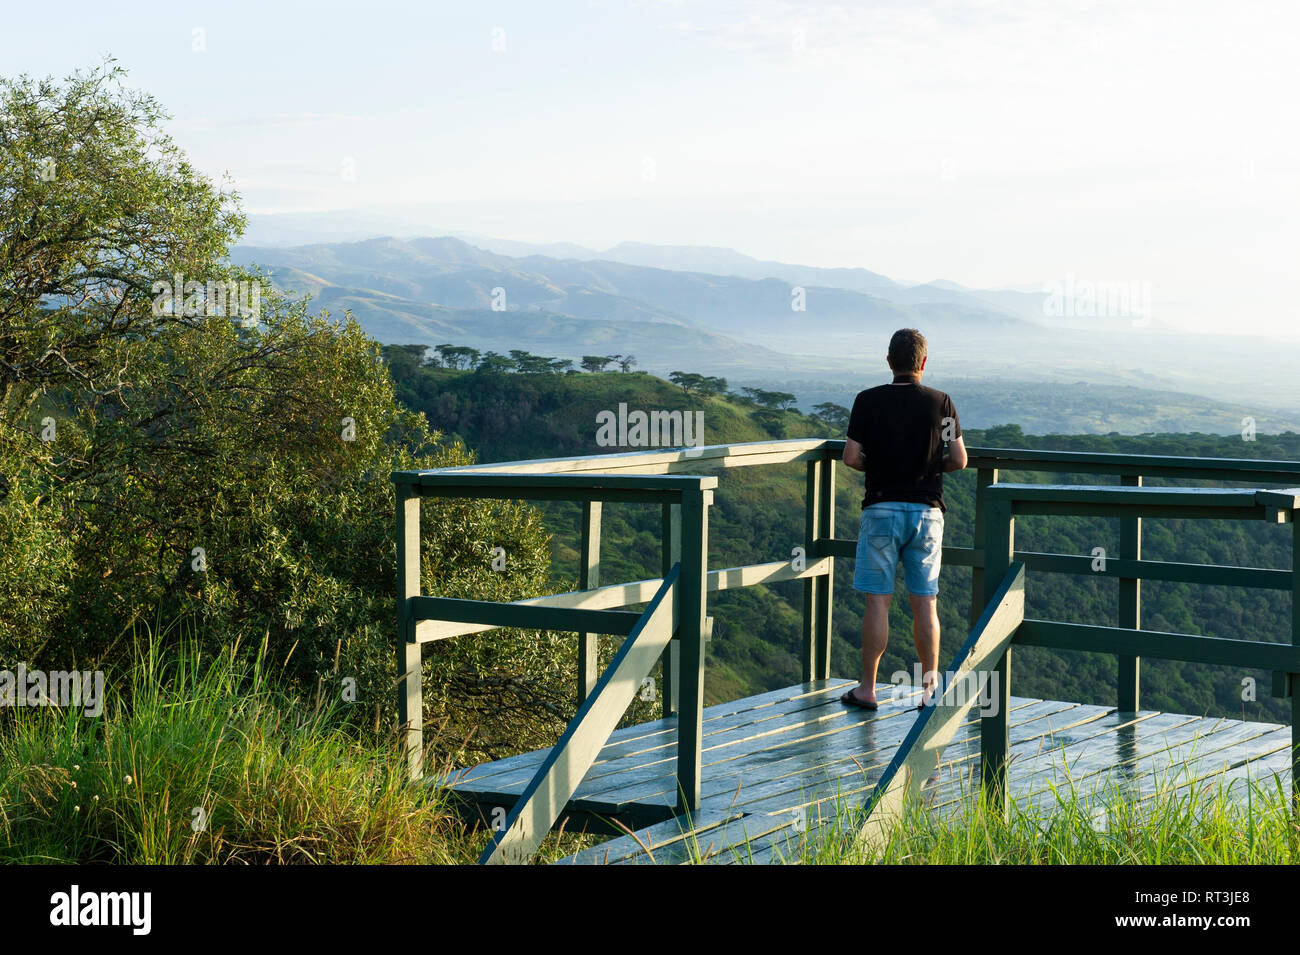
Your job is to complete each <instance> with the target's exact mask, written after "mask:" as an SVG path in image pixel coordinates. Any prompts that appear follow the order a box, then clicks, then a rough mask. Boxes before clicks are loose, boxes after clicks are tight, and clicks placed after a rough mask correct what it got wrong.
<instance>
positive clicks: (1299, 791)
mask: <svg viewBox="0 0 1300 955" xmlns="http://www.w3.org/2000/svg"><path fill="white" fill-rule="evenodd" d="M1291 644H1292V645H1293V646H1300V511H1297V510H1294V509H1293V510H1292V511H1291ZM1286 689H1287V692H1288V693H1289V694H1290V695H1291V811H1292V813H1293V814H1294V815H1296V816H1300V677H1298V676H1296V675H1295V674H1288V676H1287V678H1286Z"/></svg>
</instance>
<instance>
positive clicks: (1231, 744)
mask: <svg viewBox="0 0 1300 955" xmlns="http://www.w3.org/2000/svg"><path fill="white" fill-rule="evenodd" d="M1263 725H1264V724H1250V723H1242V722H1240V721H1232V722H1231V723H1229V724H1228V725H1226V726H1223V727H1221V728H1219V729H1218V730H1217V731H1216V732H1214V733H1212V734H1211V735H1209V736H1203V737H1201V738H1199V739H1196V740H1189V741H1187V742H1184V743H1181V744H1179V745H1178V746H1177V747H1171V748H1170V749H1168V750H1160V751H1156V752H1154V753H1150V754H1148V755H1146V756H1144V757H1143V758H1141V759H1140V760H1138V761H1137V762H1136V763H1134V764H1133V765H1132V766H1131V768H1130V770H1129V771H1127V772H1118V771H1116V770H1115V769H1111V770H1108V771H1106V772H1103V773H1101V774H1098V775H1096V776H1093V777H1089V779H1088V781H1087V783H1086V784H1085V785H1084V786H1083V787H1082V788H1077V787H1076V788H1073V795H1074V798H1076V799H1077V800H1078V801H1079V802H1080V803H1081V804H1082V805H1083V806H1085V807H1097V806H1101V805H1104V804H1105V803H1106V802H1108V801H1110V800H1111V799H1113V798H1116V797H1119V798H1124V799H1126V800H1130V801H1133V802H1142V801H1145V800H1149V799H1151V798H1154V797H1156V796H1157V795H1159V794H1160V793H1161V792H1162V791H1164V792H1169V791H1175V790H1176V789H1177V788H1180V785H1179V784H1181V788H1185V787H1186V786H1190V785H1197V784H1199V783H1200V782H1203V781H1204V780H1206V779H1210V778H1212V777H1214V776H1217V775H1219V774H1221V773H1222V772H1224V771H1226V770H1227V769H1229V768H1231V766H1232V765H1233V764H1234V763H1235V762H1237V761H1238V760H1237V758H1236V757H1234V756H1233V752H1234V751H1236V750H1238V749H1240V751H1241V752H1242V754H1243V757H1242V758H1245V755H1246V754H1247V753H1249V752H1250V749H1249V746H1250V743H1251V742H1252V741H1255V740H1257V739H1259V738H1261V737H1263V736H1265V735H1267V734H1268V731H1267V730H1261V729H1259V728H1258V727H1261V726H1263ZM1266 748H1267V747H1266ZM1038 801H1039V802H1040V803H1041V802H1042V801H1043V800H1042V798H1041V797H1040V798H1039V800H1038Z"/></svg>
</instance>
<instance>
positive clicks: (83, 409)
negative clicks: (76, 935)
mask: <svg viewBox="0 0 1300 955" xmlns="http://www.w3.org/2000/svg"><path fill="white" fill-rule="evenodd" d="M119 73H120V71H116V70H108V71H105V72H102V73H96V74H92V75H91V77H90V78H85V77H74V78H73V79H72V80H70V81H69V82H68V85H67V87H66V88H61V87H59V86H57V85H56V84H55V83H54V82H53V81H43V82H41V83H39V84H36V83H31V82H30V81H25V80H24V81H21V82H17V83H12V82H3V84H2V85H0V152H3V157H2V158H3V163H0V229H2V230H3V246H0V373H2V374H3V385H4V393H3V397H4V401H5V404H4V409H3V410H4V414H3V416H0V474H2V475H3V476H4V479H3V482H0V487H3V489H4V505H3V506H0V595H2V596H0V660H25V661H27V662H28V664H29V665H30V666H33V667H34V668H40V669H46V670H50V669H67V668H95V669H99V668H105V669H109V670H112V669H113V668H114V667H115V666H117V665H120V664H121V662H122V660H123V656H124V655H126V656H129V654H130V652H131V644H132V641H131V634H132V630H133V629H134V628H136V627H137V626H138V625H140V624H141V623H142V622H143V621H153V620H155V619H160V620H162V621H163V622H165V623H167V624H175V623H178V622H179V623H181V624H183V625H186V626H187V627H192V630H193V632H194V633H195V635H196V636H197V638H198V639H199V640H201V641H202V643H203V644H204V649H205V650H207V651H213V650H216V649H218V648H221V649H224V648H228V647H232V646H238V647H239V648H240V649H241V652H244V653H249V654H255V653H257V652H258V650H259V648H261V647H262V646H263V645H265V647H266V649H267V651H268V654H269V657H270V659H273V660H276V661H278V663H277V672H279V673H282V674H285V675H286V676H287V677H289V678H290V679H292V680H295V681H296V682H297V684H298V686H299V687H300V688H301V689H302V690H312V691H316V690H326V691H328V692H330V693H334V692H337V687H338V685H339V682H340V681H341V680H342V679H343V678H345V677H347V678H351V679H354V680H355V689H356V693H357V695H356V700H357V702H359V703H362V704H364V705H361V706H357V707H355V708H354V709H351V710H349V711H348V712H349V713H350V714H351V715H350V717H349V718H351V719H353V720H354V721H355V722H356V723H357V724H358V725H359V726H371V727H378V726H380V725H391V719H389V720H381V719H380V717H381V716H382V715H383V714H385V713H387V714H389V715H390V716H391V714H392V712H393V709H394V701H393V692H392V652H393V651H392V641H393V633H392V627H393V601H394V599H395V596H396V595H395V579H396V556H395V552H394V550H393V530H392V514H393V508H394V503H395V502H394V487H393V484H392V482H391V481H390V480H389V479H388V475H389V474H390V473H391V472H392V471H393V470H405V469H413V468H431V467H447V466H453V465H459V464H465V463H469V462H470V461H471V460H472V456H471V455H470V454H469V452H467V451H466V450H465V448H464V447H463V446H461V445H460V444H458V443H452V442H448V441H445V440H443V439H442V437H441V435H439V434H437V433H436V432H431V431H430V430H429V427H428V423H427V421H426V420H425V419H424V416H423V415H421V414H417V413H414V412H411V411H408V410H406V409H405V408H403V407H401V406H399V405H398V403H397V402H396V400H395V396H394V391H393V388H394V386H393V380H392V378H391V376H390V371H389V368H390V367H391V365H392V364H393V363H394V360H396V361H397V362H398V363H399V364H400V363H402V362H408V363H409V364H410V365H411V366H412V367H410V368H408V369H406V370H407V372H409V373H411V374H423V372H421V371H420V369H419V368H418V367H415V366H416V360H417V358H418V355H419V354H420V353H421V351H420V350H421V349H422V348H423V346H404V347H397V348H389V349H382V350H381V347H380V346H379V344H378V343H376V342H375V341H373V340H372V339H370V338H368V337H367V336H366V335H365V334H364V333H362V331H361V329H360V327H359V326H358V325H357V323H356V322H355V321H353V320H351V319H350V318H345V320H344V321H342V322H339V321H336V320H334V319H331V318H330V316H328V315H327V314H325V313H321V314H319V315H311V314H309V313H308V311H307V307H306V305H305V304H304V303H302V302H298V301H292V300H290V299H287V298H285V297H284V296H281V295H279V294H278V293H275V292H274V291H273V290H272V289H270V287H269V285H266V283H265V282H263V281H262V280H261V277H260V276H256V275H254V274H252V273H235V274H246V275H250V276H251V280H256V281H258V282H259V283H260V284H259V287H260V288H262V290H263V294H262V295H260V296H259V298H258V303H259V314H258V316H257V318H258V321H257V323H256V325H255V326H254V325H250V324H247V323H245V322H243V321H233V320H231V319H232V317H236V316H232V315H231V314H229V313H228V312H227V311H224V310H223V308H224V304H225V303H222V307H214V308H212V309H209V308H207V307H206V306H207V305H208V304H209V303H210V302H214V300H215V298H216V296H213V295H212V293H211V286H208V287H207V288H205V289H204V290H203V292H202V295H201V296H199V297H197V298H196V301H197V303H198V304H200V305H201V306H203V307H202V308H201V310H198V311H195V312H194V313H192V314H191V313H189V309H188V307H187V306H188V305H190V304H191V303H190V294H189V292H188V291H184V284H185V283H182V285H183V294H181V295H179V296H177V295H175V294H173V295H171V296H170V298H169V300H168V301H166V302H165V303H164V304H162V305H161V306H160V307H158V306H159V302H158V300H157V299H156V298H154V297H151V295H150V292H151V291H152V284H151V283H152V282H153V281H154V279H155V278H156V277H157V274H158V272H159V271H162V272H164V274H166V273H167V272H168V271H169V270H173V269H181V270H183V273H184V274H183V278H185V282H188V281H189V278H188V277H189V276H191V275H196V276H210V275H218V276H221V275H230V274H232V273H229V272H225V273H223V272H222V270H221V267H220V262H221V261H222V260H223V259H224V258H225V256H226V254H227V251H228V246H227V241H229V242H233V241H234V240H235V239H236V238H238V230H237V228H236V226H237V225H238V224H239V223H241V222H242V217H240V216H239V215H238V213H237V212H229V211H227V210H226V209H225V207H224V203H223V199H222V196H223V194H221V193H219V192H218V191H217V190H216V189H215V188H214V187H212V186H211V184H209V183H206V182H205V181H204V180H202V179H200V178H199V177H198V176H196V175H195V174H194V173H193V172H192V170H191V168H190V166H189V164H188V163H187V162H186V161H185V160H184V157H183V156H181V155H180V154H179V152H178V151H176V150H174V149H173V148H172V147H170V145H169V144H168V143H167V142H166V141H165V138H164V137H161V134H160V133H159V132H158V129H157V128H156V126H155V124H156V123H157V122H158V118H159V117H160V116H161V115H162V113H161V111H160V110H159V109H158V108H157V107H156V106H155V105H153V103H152V101H151V100H149V99H148V98H147V97H145V96H143V94H138V93H135V92H132V91H129V90H126V89H124V88H115V86H114V84H115V83H117V82H118V74H119ZM158 144H160V145H158ZM155 146H156V147H157V148H155ZM44 156H53V157H55V161H54V165H53V167H52V168H53V170H54V172H53V177H52V178H50V179H48V180H47V179H45V178H42V176H41V175H40V174H38V173H37V172H36V171H34V170H39V169H41V168H43V167H42V166H41V164H40V162H39V160H40V159H41V158H42V157H44ZM168 284H170V283H168ZM47 296H48V297H49V298H48V299H47ZM164 298H166V296H164ZM444 347H447V346H444ZM452 347H454V346H452ZM384 356H387V357H388V358H389V363H388V365H387V366H386V365H385V363H384V362H383V361H382V360H381V359H382V357H384ZM45 422H48V424H46V423H45ZM423 515H424V516H423V520H422V528H423V534H424V544H425V546H424V548H423V568H422V572H423V573H422V576H423V579H424V580H425V581H427V582H428V584H429V585H431V586H432V587H433V588H436V590H435V592H438V593H442V594H446V595H449V596H465V597H475V598H478V599H492V600H498V599H506V600H510V599H518V598H520V597H524V596H532V595H536V594H538V593H543V592H545V591H546V590H547V589H548V588H549V586H550V573H549V559H550V558H549V550H548V547H547V542H546V537H545V534H544V533H543V530H542V526H541V523H540V517H539V515H538V513H537V512H536V511H535V510H533V509H532V508H530V507H527V506H525V505H522V504H518V503H511V502H491V501H476V500H460V501H426V502H425V505H424V508H423ZM496 546H501V547H504V548H505V549H506V552H507V554H508V555H509V562H508V565H507V571H506V572H505V573H494V572H493V570H492V568H491V562H490V557H491V553H492V548H493V547H496ZM452 643H456V646H450V644H452ZM567 643H568V641H567V638H563V637H562V636H560V635H554V634H546V633H540V634H539V633H533V632H525V633H524V634H522V635H520V638H519V639H516V638H515V636H514V635H511V636H510V638H508V639H505V640H503V641H497V640H492V641H475V640H462V641H446V644H448V645H446V646H440V647H439V648H436V649H434V650H432V652H430V653H429V654H427V659H428V661H429V662H428V666H427V669H426V683H428V684H429V685H430V686H431V688H433V689H432V690H431V693H430V696H429V697H428V699H429V700H430V706H431V707H436V708H444V709H445V710H446V711H447V713H449V714H452V715H453V716H454V715H455V714H458V713H462V712H464V713H472V712H473V710H474V706H475V701H479V703H480V704H481V701H482V700H484V699H487V698H491V699H492V700H493V701H494V703H496V702H499V699H498V696H499V695H498V694H497V693H496V692H495V689H496V688H497V687H498V686H500V685H503V684H508V685H509V686H510V687H511V696H512V700H511V701H510V706H508V707H500V708H499V709H500V711H501V712H502V713H505V714H507V716H506V717H505V718H507V719H509V720H510V721H512V723H513V724H514V725H512V726H511V727H510V730H511V731H512V732H511V735H510V736H509V737H508V738H506V737H503V736H498V737H497V738H495V739H491V738H487V739H483V740H482V741H481V742H479V743H476V745H477V746H478V747H479V748H480V751H481V750H482V747H503V746H508V745H517V744H518V743H521V742H523V741H524V739H525V738H531V739H533V740H535V741H536V743H535V745H539V746H540V745H542V744H543V743H542V741H543V740H550V741H553V739H554V736H555V733H556V732H557V731H558V728H559V727H560V726H561V725H562V724H563V722H564V719H563V716H564V706H565V705H568V704H569V703H570V700H571V696H572V679H573V676H574V674H573V668H572V665H571V663H570V662H568V660H569V658H570V657H571V656H572V654H570V653H569V652H568V647H567ZM110 679H111V677H110ZM511 710H513V714H512V713H511ZM521 716H526V719H524V720H523V722H522V723H520V719H519V718H520V717H521ZM463 720H464V717H460V716H455V717H454V719H453V722H457V723H458V725H456V726H455V728H454V729H453V730H452V731H451V732H453V733H460V732H461V731H462V730H464V731H466V732H468V729H469V728H470V727H468V726H466V725H465V723H464V722H463ZM519 728H523V729H524V730H525V734H524V737H520V736H518V735H517V730H518V729H519ZM534 731H536V732H534ZM503 732H505V731H504V730H503ZM461 738H462V739H463V738H464V736H462V737H461Z"/></svg>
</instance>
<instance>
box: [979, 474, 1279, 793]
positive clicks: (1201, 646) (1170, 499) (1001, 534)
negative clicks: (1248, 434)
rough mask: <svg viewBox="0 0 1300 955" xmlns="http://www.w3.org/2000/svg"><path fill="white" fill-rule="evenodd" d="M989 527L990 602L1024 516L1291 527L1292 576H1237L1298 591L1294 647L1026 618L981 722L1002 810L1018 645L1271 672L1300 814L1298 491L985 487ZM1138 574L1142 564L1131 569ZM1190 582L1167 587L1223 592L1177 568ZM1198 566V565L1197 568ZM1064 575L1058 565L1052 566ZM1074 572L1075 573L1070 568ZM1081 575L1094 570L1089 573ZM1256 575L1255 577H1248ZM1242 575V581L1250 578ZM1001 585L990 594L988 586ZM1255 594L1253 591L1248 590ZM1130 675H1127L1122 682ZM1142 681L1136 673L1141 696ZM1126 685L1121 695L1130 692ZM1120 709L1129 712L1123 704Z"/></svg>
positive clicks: (985, 775)
mask: <svg viewBox="0 0 1300 955" xmlns="http://www.w3.org/2000/svg"><path fill="white" fill-rule="evenodd" d="M985 498H986V501H985V503H986V514H985V523H984V538H983V544H984V555H983V557H984V571H985V574H986V575H987V576H986V577H985V586H986V588H987V589H986V591H985V594H984V601H983V602H984V603H985V604H988V603H991V602H992V601H993V600H995V599H996V597H997V592H996V589H995V588H996V582H997V581H999V580H1001V579H1002V578H1003V576H1004V575H1006V574H1007V573H1008V571H1009V569H1010V568H1012V567H1013V566H1014V565H1015V563H1016V562H1017V561H1018V560H1019V559H1020V555H1018V554H1017V553H1016V550H1015V522H1016V518H1017V517H1018V516H1021V515H1029V514H1055V515H1087V516H1097V517H1118V518H1120V519H1121V520H1124V521H1131V522H1134V523H1136V522H1140V521H1141V520H1142V519H1143V518H1193V519H1201V520H1215V519H1217V520H1254V521H1267V522H1269V523H1277V524H1290V525H1291V528H1292V532H1291V533H1292V550H1291V553H1292V558H1291V562H1292V569H1291V571H1289V572H1287V571H1274V572H1271V573H1270V572H1265V571H1262V570H1259V569H1257V568H1238V570H1239V571H1241V573H1240V574H1238V575H1237V576H1238V577H1239V579H1242V580H1244V581H1248V582H1249V581H1252V580H1253V581H1254V585H1255V586H1259V587H1265V586H1273V585H1275V583H1276V579H1277V578H1276V575H1277V574H1279V573H1281V574H1283V575H1284V576H1286V577H1287V578H1289V580H1288V582H1287V583H1288V586H1289V588H1290V590H1291V594H1292V596H1291V608H1292V610H1291V614H1292V616H1291V642H1290V643H1289V644H1285V643H1265V642H1262V641H1258V640H1239V639H1227V638H1222V637H1206V636H1201V635H1197V634H1186V633H1166V632H1162V631H1151V630H1142V629H1141V628H1140V627H1138V626H1137V625H1136V623H1135V624H1134V625H1131V626H1130V625H1125V624H1123V623H1121V625H1120V626H1118V627H1098V626H1088V625H1082V624H1069V623H1059V622H1056V621H1050V620H1035V619H1032V618H1026V619H1025V620H1024V621H1023V622H1022V623H1021V624H1020V625H1019V627H1018V628H1017V630H1016V633H1015V636H1014V637H1013V638H1012V640H1011V645H1010V646H1008V647H1007V648H1006V650H1005V651H1004V652H1003V653H1002V654H1001V656H1000V657H999V658H998V659H997V662H996V663H995V664H994V666H993V670H992V672H995V673H997V674H998V677H999V680H998V691H999V700H998V702H999V703H1000V705H998V706H997V707H995V712H993V713H991V714H990V715H988V716H983V717H981V719H980V764H981V778H982V781H983V784H984V788H985V791H986V792H987V793H988V794H989V795H990V796H991V797H992V798H993V799H994V800H996V801H997V802H998V803H1000V805H1001V808H1002V811H1003V812H1006V810H1007V808H1008V802H1007V800H1008V798H1009V797H1008V794H1007V786H1006V757H1007V749H1008V733H1009V723H1008V716H1009V714H1008V711H1009V709H1010V692H1011V656H1012V647H1014V646H1017V645H1019V646H1038V647H1052V648H1055V649H1059V650H1088V651H1098V650H1100V651H1103V652H1111V653H1117V654H1119V655H1120V659H1121V660H1133V661H1137V660H1139V659H1141V658H1142V657H1144V656H1147V657H1157V658H1160V659H1166V660H1183V661H1186V662H1190V663H1205V664H1217V665H1226V666H1239V667H1248V668H1253V669H1261V670H1269V671H1272V673H1273V695H1274V696H1277V697H1289V698H1290V699H1291V744H1292V749H1291V787H1292V798H1293V804H1294V805H1295V807H1296V809H1297V810H1298V811H1300V738H1297V726H1298V725H1300V699H1298V698H1297V694H1296V689H1297V677H1300V573H1297V572H1296V565H1297V557H1298V556H1300V521H1297V516H1300V488H1296V487H1292V488H1286V489H1282V490H1271V489H1262V488H1199V487H1134V486H1129V487H1125V486H1120V487H1078V486H1066V485H1050V484H995V485H992V486H990V487H989V488H987V490H986V494H985ZM1131 563H1132V565H1133V566H1134V568H1135V569H1136V570H1137V571H1139V572H1140V570H1141V569H1142V562H1141V561H1137V560H1134V561H1132V562H1131ZM1178 566H1179V567H1181V568H1182V569H1181V570H1180V573H1181V574H1183V576H1179V577H1172V578H1165V579H1179V580H1183V579H1191V580H1193V581H1194V582H1199V583H1207V584H1218V583H1223V582H1224V581H1222V580H1220V579H1216V578H1215V577H1214V575H1213V573H1210V574H1208V575H1202V573H1201V571H1202V570H1203V569H1204V568H1198V569H1197V570H1196V571H1195V572H1193V571H1192V570H1190V569H1188V566H1189V565H1178ZM1190 566H1191V567H1195V565H1190ZM1048 569H1050V570H1056V569H1057V568H1056V567H1049V568H1048ZM1065 569H1076V568H1068V567H1067V568H1065ZM1080 572H1085V573H1090V572H1093V571H1092V570H1091V568H1090V567H1089V569H1087V570H1081V571H1080ZM1251 574H1254V575H1258V576H1255V577H1253V578H1252V577H1251V576H1250V575H1251ZM1243 575H1244V576H1243ZM990 584H993V585H994V586H992V587H990V586H989V585H990ZM1246 585H1247V586H1249V583H1247V584H1246ZM1122 673H1123V671H1122V670H1121V674H1122ZM1136 681H1137V675H1136V673H1134V674H1133V692H1134V697H1136ZM1123 689H1124V688H1123V686H1121V693H1122V692H1123ZM1120 709H1121V710H1128V709H1136V705H1134V706H1133V707H1126V706H1125V705H1124V700H1123V699H1121V704H1120Z"/></svg>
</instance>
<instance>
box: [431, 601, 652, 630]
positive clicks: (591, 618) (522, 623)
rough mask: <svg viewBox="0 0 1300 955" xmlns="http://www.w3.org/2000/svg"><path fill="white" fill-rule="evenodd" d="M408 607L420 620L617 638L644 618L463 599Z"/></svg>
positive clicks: (615, 612) (629, 613)
mask: <svg viewBox="0 0 1300 955" xmlns="http://www.w3.org/2000/svg"><path fill="white" fill-rule="evenodd" d="M408 606H409V607H410V613H411V615H412V616H413V617H414V618H415V619H417V620H451V621H454V622H456V623H476V624H478V623H481V624H488V625H490V626H492V627H521V628H526V629H535V630H568V631H572V632H574V633H581V632H583V631H588V630H589V631H592V632H595V633H609V634H615V635H618V636H625V635H627V634H629V633H631V632H632V629H633V628H634V627H635V626H636V625H637V621H638V620H640V618H641V615H640V614H639V613H636V612H635V611H631V610H585V609H580V608H577V607H555V606H549V605H544V604H533V605H531V606H525V605H521V604H517V603H501V602H499V601H495V600H466V599H463V598H460V597H412V598H410V600H409V601H408Z"/></svg>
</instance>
